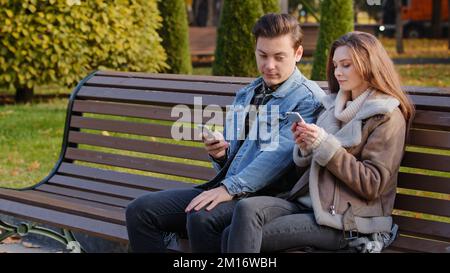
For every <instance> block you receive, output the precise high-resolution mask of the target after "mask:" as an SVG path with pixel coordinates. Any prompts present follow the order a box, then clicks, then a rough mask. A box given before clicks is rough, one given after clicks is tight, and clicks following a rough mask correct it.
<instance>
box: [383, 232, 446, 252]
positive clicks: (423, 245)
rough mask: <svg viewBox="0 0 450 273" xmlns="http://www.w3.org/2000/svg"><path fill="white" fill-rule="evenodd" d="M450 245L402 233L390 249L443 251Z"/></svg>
mask: <svg viewBox="0 0 450 273" xmlns="http://www.w3.org/2000/svg"><path fill="white" fill-rule="evenodd" d="M448 247H450V243H445V242H439V241H433V240H426V239H420V238H412V237H406V236H403V235H402V234H400V236H399V237H398V238H397V239H396V240H395V241H394V242H393V243H392V245H391V246H390V247H389V248H388V249H391V248H392V249H394V250H400V251H402V252H430V253H443V252H446V251H448V249H447V248H448Z"/></svg>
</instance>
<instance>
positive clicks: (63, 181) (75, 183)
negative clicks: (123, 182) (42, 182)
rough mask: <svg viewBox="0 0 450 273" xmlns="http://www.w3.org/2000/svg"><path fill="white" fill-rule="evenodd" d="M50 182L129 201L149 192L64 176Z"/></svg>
mask: <svg viewBox="0 0 450 273" xmlns="http://www.w3.org/2000/svg"><path fill="white" fill-rule="evenodd" d="M48 182H49V183H50V184H55V185H58V186H63V187H68V188H74V189H81V190H86V191H91V192H94V193H100V194H104V195H109V196H112V197H119V198H128V199H134V198H136V197H138V196H141V195H144V194H146V193H148V192H149V191H145V190H141V189H135V188H129V187H122V186H116V185H112V184H109V183H102V182H96V181H92V180H87V179H80V178H74V177H70V176H62V175H54V176H53V177H52V178H50V180H49V181H48Z"/></svg>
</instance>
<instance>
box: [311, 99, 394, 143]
mask: <svg viewBox="0 0 450 273" xmlns="http://www.w3.org/2000/svg"><path fill="white" fill-rule="evenodd" d="M336 95H337V94H330V95H327V96H325V97H324V98H323V100H322V104H323V105H324V107H325V109H326V110H325V113H324V115H322V116H321V117H319V119H318V121H317V125H319V126H320V127H323V128H325V130H326V131H327V133H329V134H332V135H334V137H335V138H336V139H337V140H338V141H339V142H340V144H341V145H342V146H343V147H347V148H348V147H353V146H356V145H358V144H359V143H361V137H362V136H361V133H362V121H363V120H365V119H367V118H370V117H372V116H374V115H379V114H387V113H390V112H392V111H394V109H396V108H397V107H398V106H399V105H400V103H399V101H398V100H397V99H395V98H393V97H392V96H389V95H386V94H383V93H381V92H377V91H375V92H373V93H372V94H371V95H370V96H369V97H368V98H367V99H366V101H365V102H364V104H363V105H362V106H361V109H360V110H359V111H358V113H357V114H356V116H355V117H354V118H353V119H352V120H350V121H349V122H348V123H347V124H345V125H344V126H343V127H340V126H341V125H340V124H341V123H340V121H339V120H338V119H337V118H336V117H335V116H334V108H335V100H336Z"/></svg>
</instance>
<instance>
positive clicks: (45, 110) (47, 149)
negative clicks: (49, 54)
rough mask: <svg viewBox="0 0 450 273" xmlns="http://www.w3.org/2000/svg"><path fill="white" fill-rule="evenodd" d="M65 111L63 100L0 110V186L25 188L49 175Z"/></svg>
mask: <svg viewBox="0 0 450 273" xmlns="http://www.w3.org/2000/svg"><path fill="white" fill-rule="evenodd" d="M66 107H67V101H66V100H55V101H52V102H48V103H41V104H27V105H17V106H16V105H10V106H0V151H2V152H1V155H0V186H4V187H15V188H19V187H24V186H29V185H31V184H34V183H36V182H39V181H40V180H41V179H42V178H44V177H45V176H46V175H47V174H48V173H49V172H50V170H51V169H52V167H53V165H54V163H55V162H56V160H57V158H58V155H59V150H60V148H61V141H62V135H63V127H64V118H65V111H66V110H65V109H66Z"/></svg>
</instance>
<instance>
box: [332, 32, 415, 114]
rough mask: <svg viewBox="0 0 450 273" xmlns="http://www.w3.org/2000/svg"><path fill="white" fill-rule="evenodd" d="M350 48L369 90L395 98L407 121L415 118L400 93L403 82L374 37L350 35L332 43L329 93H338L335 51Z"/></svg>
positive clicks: (411, 108)
mask: <svg viewBox="0 0 450 273" xmlns="http://www.w3.org/2000/svg"><path fill="white" fill-rule="evenodd" d="M340 46H347V47H348V48H350V52H351V53H350V55H351V58H352V61H353V65H354V66H355V69H356V71H357V72H358V73H359V74H360V75H361V76H362V78H363V79H364V80H365V81H366V82H368V83H369V87H371V88H373V89H375V90H377V91H379V92H383V93H385V94H388V95H391V96H393V97H395V98H396V99H397V100H399V102H400V110H401V111H402V113H403V116H404V117H405V119H406V120H407V121H409V120H410V118H411V117H413V115H414V105H413V104H412V103H411V101H410V99H409V98H408V97H407V96H406V94H405V93H404V92H403V91H402V89H401V84H400V79H399V76H398V74H397V71H396V70H395V68H394V64H393V62H392V60H391V58H390V57H389V56H388V54H387V52H386V50H385V49H384V47H383V45H382V44H381V43H380V41H378V39H377V38H376V37H375V36H373V35H372V34H369V33H366V32H359V31H354V32H349V33H347V34H345V35H343V36H341V37H340V38H339V39H337V40H336V41H334V42H333V44H332V45H331V49H330V54H329V56H328V64H327V80H328V86H329V89H330V92H332V93H337V92H338V91H339V83H338V81H337V80H336V78H335V76H334V65H333V56H334V52H335V50H336V48H338V47H340Z"/></svg>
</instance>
